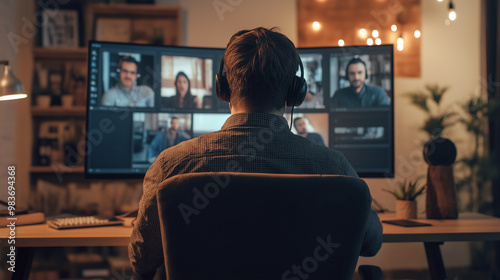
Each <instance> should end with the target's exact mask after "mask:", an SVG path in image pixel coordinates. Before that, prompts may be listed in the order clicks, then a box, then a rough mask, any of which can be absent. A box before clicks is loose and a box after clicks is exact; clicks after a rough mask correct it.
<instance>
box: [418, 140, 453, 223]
mask: <svg viewBox="0 0 500 280" xmlns="http://www.w3.org/2000/svg"><path fill="white" fill-rule="evenodd" d="M456 157H457V148H456V147H455V144H453V142H451V141H450V140H449V139H446V138H441V137H438V138H434V139H431V140H430V141H429V142H427V143H426V144H425V146H424V158H425V161H426V162H427V163H428V164H429V168H428V171H427V194H426V209H425V212H426V216H427V219H457V218H458V207H457V192H456V189H455V180H454V178H453V168H452V165H453V163H454V162H455V159H456Z"/></svg>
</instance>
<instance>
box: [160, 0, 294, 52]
mask: <svg viewBox="0 0 500 280" xmlns="http://www.w3.org/2000/svg"><path fill="white" fill-rule="evenodd" d="M156 3H158V4H167V5H180V6H181V7H182V9H183V12H184V13H183V16H184V17H185V18H184V21H183V26H182V28H183V36H184V40H183V45H186V46H190V47H218V48H225V47H226V44H227V42H228V41H229V38H231V35H233V34H234V33H236V32H237V31H239V30H242V29H251V28H255V27H259V26H263V27H267V28H271V27H274V26H277V27H279V28H280V30H281V32H282V33H284V34H286V35H287V36H288V37H289V38H290V39H291V40H292V41H293V42H294V43H295V42H296V38H297V20H296V19H297V15H296V4H295V1H294V0H273V1H264V0H251V1H250V0H215V1H214V0H209V1H207V0H204V1H199V0H198V1H197V0H157V1H156ZM216 6H217V7H218V8H216Z"/></svg>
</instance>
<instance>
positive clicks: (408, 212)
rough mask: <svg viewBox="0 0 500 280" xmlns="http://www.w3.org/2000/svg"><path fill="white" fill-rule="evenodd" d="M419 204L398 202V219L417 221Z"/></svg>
mask: <svg viewBox="0 0 500 280" xmlns="http://www.w3.org/2000/svg"><path fill="white" fill-rule="evenodd" d="M416 218H417V202H416V201H409V200H396V219H405V220H410V219H416Z"/></svg>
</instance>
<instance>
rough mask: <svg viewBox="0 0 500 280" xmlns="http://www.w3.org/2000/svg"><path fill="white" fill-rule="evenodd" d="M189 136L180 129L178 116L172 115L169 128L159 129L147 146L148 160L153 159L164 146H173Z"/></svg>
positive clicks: (151, 160)
mask: <svg viewBox="0 0 500 280" xmlns="http://www.w3.org/2000/svg"><path fill="white" fill-rule="evenodd" d="M189 139H191V137H189V135H187V134H186V133H184V131H182V130H181V129H180V125H179V118H177V117H172V119H171V120H170V128H168V129H166V130H165V131H160V133H158V134H156V136H155V137H154V138H153V140H152V141H151V143H150V144H149V147H148V160H149V162H153V161H155V159H156V157H157V156H158V155H159V154H160V153H161V152H162V151H163V150H165V149H166V148H169V147H172V146H175V145H177V144H179V143H181V142H183V141H186V140H189Z"/></svg>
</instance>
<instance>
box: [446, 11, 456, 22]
mask: <svg viewBox="0 0 500 280" xmlns="http://www.w3.org/2000/svg"><path fill="white" fill-rule="evenodd" d="M448 18H449V19H450V20H451V21H454V20H456V19H457V13H455V10H451V11H450V13H449V14H448Z"/></svg>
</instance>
